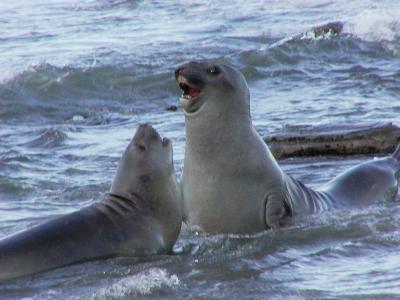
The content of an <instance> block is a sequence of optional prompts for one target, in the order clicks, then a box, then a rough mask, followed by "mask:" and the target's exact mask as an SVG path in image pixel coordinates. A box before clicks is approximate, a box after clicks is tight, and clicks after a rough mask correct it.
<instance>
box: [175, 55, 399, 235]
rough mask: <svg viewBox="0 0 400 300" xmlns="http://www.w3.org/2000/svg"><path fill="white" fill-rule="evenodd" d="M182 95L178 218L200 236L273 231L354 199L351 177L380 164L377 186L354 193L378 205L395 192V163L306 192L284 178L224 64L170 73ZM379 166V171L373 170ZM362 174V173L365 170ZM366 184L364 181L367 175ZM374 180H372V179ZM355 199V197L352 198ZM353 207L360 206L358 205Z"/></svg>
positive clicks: (236, 75) (237, 76)
mask: <svg viewBox="0 0 400 300" xmlns="http://www.w3.org/2000/svg"><path fill="white" fill-rule="evenodd" d="M175 77H176V79H177V81H178V83H179V86H180V87H181V89H182V90H183V95H182V97H181V99H180V100H181V103H182V106H183V109H184V113H185V130H186V148H185V158H184V165H183V174H182V179H181V192H182V206H183V213H184V220H185V221H186V222H188V223H189V224H190V225H192V226H196V227H200V229H202V230H204V231H207V232H222V233H253V232H258V231H261V230H264V229H267V228H278V227H279V226H280V221H281V220H282V219H283V218H285V217H287V216H291V215H293V214H296V213H312V212H315V211H319V210H322V209H327V208H331V207H336V206H341V205H343V203H346V202H348V201H353V200H352V199H353V197H354V194H351V193H350V192H349V193H346V192H342V190H347V189H350V188H349V187H348V186H350V185H351V184H350V183H349V182H351V181H352V180H354V177H359V174H360V173H362V174H364V173H367V171H368V170H369V169H370V170H373V169H374V168H375V166H377V165H379V166H382V168H383V169H384V170H385V171H384V172H383V173H385V176H386V177H387V180H386V179H385V180H382V179H381V178H378V176H376V182H374V184H377V185H378V186H380V187H379V188H374V189H369V192H368V193H367V192H366V191H363V192H361V190H363V189H366V188H365V187H364V184H367V183H368V184H372V182H370V180H369V179H366V178H364V179H362V178H360V179H358V180H360V181H359V182H358V184H357V187H356V188H354V187H353V188H351V189H353V190H359V191H360V195H361V193H365V195H367V194H368V196H366V197H364V198H368V199H377V198H381V196H384V194H385V193H386V191H387V190H390V189H393V188H395V187H397V181H396V176H395V174H396V172H397V171H398V170H399V168H400V166H399V163H398V160H397V159H394V158H388V159H386V160H387V162H385V163H379V162H378V161H376V162H375V161H374V162H370V163H368V164H366V165H365V166H359V167H358V168H355V169H354V170H351V171H349V172H348V173H346V174H347V175H346V174H345V175H342V176H339V177H338V178H337V179H336V180H335V181H333V182H332V183H331V184H330V185H328V186H327V187H326V188H325V189H324V190H321V191H313V190H311V189H309V188H307V187H306V186H305V185H303V184H302V183H301V182H299V181H297V180H295V179H293V178H292V177H290V176H289V175H287V174H285V173H284V172H283V171H282V170H281V168H280V167H279V165H278V163H277V162H276V160H275V159H274V157H273V155H272V154H271V152H270V150H269V149H268V147H267V146H266V144H265V143H264V141H263V140H262V138H261V137H260V136H259V134H258V133H257V132H256V130H255V129H254V127H253V125H252V122H251V116H250V96H249V89H248V86H247V83H246V80H245V79H244V77H243V75H242V74H241V73H240V72H239V71H237V70H235V69H233V68H232V67H229V66H227V65H215V64H209V63H206V62H190V63H188V64H185V65H183V66H181V67H179V68H178V69H177V70H176V71H175ZM376 168H380V167H376ZM365 169H366V171H364V170H365ZM368 178H371V177H368ZM374 178H375V177H374ZM356 198H357V197H356ZM360 201H362V200H361V199H360Z"/></svg>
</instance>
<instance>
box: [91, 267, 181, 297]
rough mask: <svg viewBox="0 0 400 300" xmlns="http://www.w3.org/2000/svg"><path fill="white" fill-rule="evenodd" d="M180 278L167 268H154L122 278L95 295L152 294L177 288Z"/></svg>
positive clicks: (124, 295) (125, 295)
mask: <svg viewBox="0 0 400 300" xmlns="http://www.w3.org/2000/svg"><path fill="white" fill-rule="evenodd" d="M179 285H180V280H179V278H178V276H176V275H175V274H172V275H170V274H169V273H168V272H167V271H166V270H164V269H160V268H152V269H149V270H146V271H143V272H141V273H139V274H136V275H133V276H130V277H127V278H123V279H120V280H119V281H118V282H116V283H114V284H113V285H111V286H109V287H107V288H104V289H102V290H100V291H99V292H97V293H96V294H95V295H94V298H95V299H97V298H101V299H102V298H121V297H122V298H125V297H129V296H134V295H150V294H152V293H153V292H154V291H157V290H160V289H164V290H165V288H169V289H171V288H175V287H178V286H179Z"/></svg>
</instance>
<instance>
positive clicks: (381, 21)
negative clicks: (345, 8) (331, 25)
mask: <svg viewBox="0 0 400 300" xmlns="http://www.w3.org/2000/svg"><path fill="white" fill-rule="evenodd" d="M345 25H346V26H345V31H346V32H347V33H350V34H352V35H355V36H357V37H359V38H361V39H362V40H365V41H368V42H382V41H386V42H393V41H395V40H397V39H398V38H399V37H400V12H399V11H390V12H389V11H388V10H385V9H368V10H364V11H361V12H359V13H358V14H357V15H355V16H354V17H352V18H351V19H350V20H349V21H348V22H346V24H345Z"/></svg>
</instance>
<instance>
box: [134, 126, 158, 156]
mask: <svg viewBox="0 0 400 300" xmlns="http://www.w3.org/2000/svg"><path fill="white" fill-rule="evenodd" d="M133 141H134V144H135V145H136V146H137V147H138V148H139V149H141V150H143V151H145V150H147V149H148V147H149V144H150V143H151V142H153V141H160V142H161V141H162V140H161V137H160V135H159V134H158V132H157V130H155V129H154V128H153V126H151V125H150V124H148V123H144V124H140V125H139V127H138V129H137V131H136V134H135V136H134V137H133Z"/></svg>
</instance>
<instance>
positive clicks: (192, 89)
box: [189, 87, 200, 97]
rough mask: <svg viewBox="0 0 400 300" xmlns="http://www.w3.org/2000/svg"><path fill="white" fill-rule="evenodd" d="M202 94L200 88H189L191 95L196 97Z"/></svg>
mask: <svg viewBox="0 0 400 300" xmlns="http://www.w3.org/2000/svg"><path fill="white" fill-rule="evenodd" d="M199 94H200V92H199V91H198V90H196V89H194V88H191V87H190V88H189V95H190V96H191V97H196V96H198V95H199Z"/></svg>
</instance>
